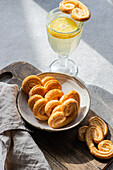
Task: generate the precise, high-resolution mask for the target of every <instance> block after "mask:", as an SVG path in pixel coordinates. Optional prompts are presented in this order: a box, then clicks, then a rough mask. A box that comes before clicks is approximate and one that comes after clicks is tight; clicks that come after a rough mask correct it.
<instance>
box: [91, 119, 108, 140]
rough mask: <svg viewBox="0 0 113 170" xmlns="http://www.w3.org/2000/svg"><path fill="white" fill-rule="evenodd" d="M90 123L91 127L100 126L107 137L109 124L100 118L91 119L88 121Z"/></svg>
mask: <svg viewBox="0 0 113 170" xmlns="http://www.w3.org/2000/svg"><path fill="white" fill-rule="evenodd" d="M88 123H89V125H97V126H99V127H100V128H101V129H102V131H103V134H104V137H105V136H106V135H107V133H108V128H107V124H106V123H105V122H104V121H103V120H102V119H101V118H99V117H97V116H94V117H91V118H90V119H89V120H88Z"/></svg>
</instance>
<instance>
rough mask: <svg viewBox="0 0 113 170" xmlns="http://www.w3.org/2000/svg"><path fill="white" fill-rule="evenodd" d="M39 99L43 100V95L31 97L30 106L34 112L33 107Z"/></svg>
mask: <svg viewBox="0 0 113 170" xmlns="http://www.w3.org/2000/svg"><path fill="white" fill-rule="evenodd" d="M39 99H43V97H42V96H41V95H38V94H35V95H33V96H31V97H30V98H29V100H28V106H29V108H30V109H31V111H33V107H34V104H35V102H36V101H38V100H39Z"/></svg>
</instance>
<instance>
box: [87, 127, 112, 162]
mask: <svg viewBox="0 0 113 170" xmlns="http://www.w3.org/2000/svg"><path fill="white" fill-rule="evenodd" d="M103 138H104V135H103V132H102V129H101V128H100V127H99V126H97V125H89V126H88V127H87V129H86V132H85V140H86V143H87V146H88V148H89V150H90V152H91V154H93V155H94V156H96V157H97V158H100V159H109V158H111V157H113V143H112V142H111V141H109V140H103ZM94 142H95V143H99V144H98V149H97V148H96V146H95V144H94Z"/></svg>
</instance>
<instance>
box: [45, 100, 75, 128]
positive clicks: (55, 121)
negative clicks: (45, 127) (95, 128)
mask: <svg viewBox="0 0 113 170" xmlns="http://www.w3.org/2000/svg"><path fill="white" fill-rule="evenodd" d="M69 100H74V99H69ZM75 103H77V102H76V101H75ZM75 103H74V104H75ZM71 104H72V105H73V103H70V105H71ZM64 106H65V107H68V106H66V105H64ZM64 106H63V107H62V105H59V106H57V107H55V109H54V110H53V112H52V114H51V116H50V117H49V120H48V124H49V126H50V127H52V128H55V129H56V128H60V127H63V126H65V125H67V124H69V123H70V122H72V121H73V120H74V119H75V118H76V116H77V113H76V111H75V110H73V109H72V111H71V112H70V113H69V110H68V109H67V108H66V111H65V109H63V108H64ZM69 107H70V106H69ZM74 107H76V106H74ZM67 110H68V112H67ZM63 111H64V112H63ZM67 113H68V114H67ZM59 115H60V117H59Z"/></svg>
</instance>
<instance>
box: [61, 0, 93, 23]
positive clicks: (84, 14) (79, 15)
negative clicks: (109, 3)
mask: <svg viewBox="0 0 113 170" xmlns="http://www.w3.org/2000/svg"><path fill="white" fill-rule="evenodd" d="M59 9H60V10H61V11H62V12H64V13H67V14H70V13H71V16H72V18H73V19H74V20H76V21H81V22H85V21H87V20H88V19H89V18H90V16H91V14H90V11H89V9H88V8H87V7H86V6H85V5H84V4H83V3H81V2H80V1H78V0H63V1H62V2H61V3H60V4H59Z"/></svg>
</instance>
